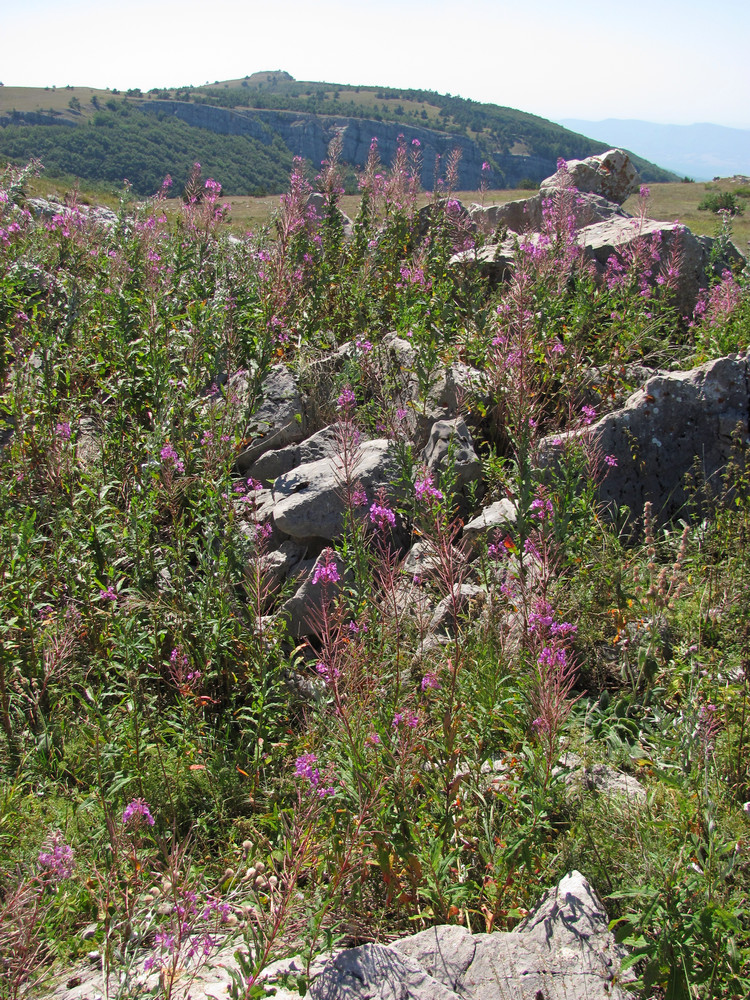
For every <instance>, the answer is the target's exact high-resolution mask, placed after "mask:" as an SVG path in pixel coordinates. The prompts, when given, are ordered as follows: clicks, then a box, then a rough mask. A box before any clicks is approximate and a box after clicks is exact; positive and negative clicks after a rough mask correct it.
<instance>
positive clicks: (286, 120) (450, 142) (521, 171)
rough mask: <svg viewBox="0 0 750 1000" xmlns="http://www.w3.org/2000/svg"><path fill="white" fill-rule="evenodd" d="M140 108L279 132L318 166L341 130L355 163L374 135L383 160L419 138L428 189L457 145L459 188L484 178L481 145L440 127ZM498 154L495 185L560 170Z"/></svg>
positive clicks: (263, 133) (200, 124)
mask: <svg viewBox="0 0 750 1000" xmlns="http://www.w3.org/2000/svg"><path fill="white" fill-rule="evenodd" d="M141 110H143V111H146V112H150V113H152V114H154V113H156V114H169V115H174V116H175V117H176V118H179V119H180V120H181V121H184V122H185V123H186V124H187V125H192V126H193V127H196V128H205V129H208V130H209V131H211V132H217V133H220V134H222V135H246V136H248V137H250V138H253V139H259V140H260V141H261V142H264V143H267V144H270V143H271V142H272V140H273V137H274V135H278V136H280V137H281V139H282V140H283V142H284V143H285V145H286V146H287V147H288V148H289V150H290V151H291V152H292V153H293V155H294V156H301V157H303V158H304V159H306V160H310V161H311V163H312V164H313V165H314V166H317V165H318V164H319V163H320V162H321V160H323V159H325V157H326V153H327V150H328V144H329V143H330V141H331V139H333V138H334V136H335V135H337V134H340V135H341V136H342V138H343V143H344V144H343V150H342V154H341V158H342V160H343V161H344V162H345V163H349V164H352V166H355V167H363V166H364V165H365V162H366V160H367V154H368V151H369V149H370V142H371V141H372V139H373V137H376V138H377V140H378V148H379V151H380V157H381V159H382V161H383V162H384V163H391V162H392V161H393V157H394V155H395V152H396V145H397V143H398V139H399V136H401V135H403V136H404V138H405V140H406V142H407V144H408V145H411V143H412V141H413V140H414V139H416V140H418V141H419V143H420V148H421V152H422V157H423V162H424V168H423V173H422V183H423V185H424V186H425V187H426V188H428V189H430V188H432V187H434V184H435V162H436V158H437V157H438V156H439V157H441V158H442V161H441V162H444V160H445V158H446V157H447V155H448V154H449V153H450V152H451V151H452V150H454V149H460V150H461V162H460V164H459V187H460V188H461V189H464V190H469V189H475V188H478V187H479V185H480V183H481V181H482V162H483V159H484V155H483V153H482V151H481V149H480V148H479V146H478V144H477V143H476V142H474V141H473V140H472V139H470V138H468V137H467V136H463V135H456V134H453V133H449V132H439V131H437V130H435V129H427V128H417V127H414V126H411V125H398V124H395V123H388V122H379V121H375V120H374V119H367V118H345V117H341V116H338V115H313V114H304V113H303V112H297V111H266V110H239V111H238V110H230V109H228V108H217V107H212V106H211V105H207V104H190V103H188V102H185V101H144V102H143V104H142V105H141ZM493 159H494V163H495V164H496V168H497V169H495V170H494V171H493V186H494V187H515V185H516V184H518V182H519V181H520V180H523V179H524V178H530V179H531V180H535V181H541V180H543V179H544V178H545V177H547V176H549V175H550V174H551V173H554V171H555V169H556V164H555V162H554V160H553V159H552V158H551V157H541V156H511V155H506V156H497V155H496V156H494V157H493Z"/></svg>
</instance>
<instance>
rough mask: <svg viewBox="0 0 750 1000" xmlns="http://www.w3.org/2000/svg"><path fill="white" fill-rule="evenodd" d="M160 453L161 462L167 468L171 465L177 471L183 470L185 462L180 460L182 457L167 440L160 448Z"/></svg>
mask: <svg viewBox="0 0 750 1000" xmlns="http://www.w3.org/2000/svg"><path fill="white" fill-rule="evenodd" d="M160 455H161V460H162V462H164V463H165V465H166V466H167V468H169V467H170V466H171V467H173V468H174V469H175V470H176V471H177V472H184V471H185V463H184V462H183V461H182V459H181V458H180V456H179V455H178V454H177V452H176V451H175V449H174V448H173V446H172V445H171V444H170V443H169V441H167V443H166V444H165V445H164V447H163V448H162V450H161V452H160Z"/></svg>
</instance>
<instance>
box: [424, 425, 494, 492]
mask: <svg viewBox="0 0 750 1000" xmlns="http://www.w3.org/2000/svg"><path fill="white" fill-rule="evenodd" d="M422 461H423V462H424V464H425V465H426V467H427V469H428V470H429V471H430V472H432V473H435V474H439V473H442V472H448V473H449V474H450V475H452V476H453V478H454V482H455V488H456V490H457V491H458V492H459V493H462V494H464V495H467V490H468V487H469V485H470V484H471V483H475V482H479V480H480V479H481V475H482V463H481V461H480V460H479V456H478V455H477V453H476V451H475V450H474V442H473V440H472V437H471V434H470V432H469V428H468V427H467V426H466V423H465V421H464V419H463V418H462V417H455V418H454V419H453V420H438V421H436V422H435V423H434V424H433V426H432V430H431V431H430V439H429V441H428V442H427V444H426V445H425V447H424V450H423V451H422Z"/></svg>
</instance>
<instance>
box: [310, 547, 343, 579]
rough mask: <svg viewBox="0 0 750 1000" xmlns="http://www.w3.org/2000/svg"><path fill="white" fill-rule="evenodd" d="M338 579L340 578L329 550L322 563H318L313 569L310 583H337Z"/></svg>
mask: <svg viewBox="0 0 750 1000" xmlns="http://www.w3.org/2000/svg"><path fill="white" fill-rule="evenodd" d="M340 579H341V576H340V574H339V571H338V568H337V566H336V563H335V561H334V559H333V556H332V554H331V550H330V549H327V550H326V554H325V557H324V560H323V562H321V563H318V565H317V566H316V567H315V572H314V573H313V579H312V582H313V584H316V583H322V584H327V583H338V582H339V581H340Z"/></svg>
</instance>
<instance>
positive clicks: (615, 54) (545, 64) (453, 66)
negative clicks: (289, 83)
mask: <svg viewBox="0 0 750 1000" xmlns="http://www.w3.org/2000/svg"><path fill="white" fill-rule="evenodd" d="M0 30H1V31H2V35H3V37H4V38H5V39H6V41H7V40H8V39H17V40H18V43H17V44H14V45H9V44H5V45H3V51H2V56H0V80H2V82H4V83H5V84H6V85H13V86H33V87H44V86H52V85H53V84H54V85H55V86H57V87H61V86H65V85H67V84H72V85H74V86H92V87H102V88H106V87H110V88H115V87H116V88H118V89H119V90H126V89H128V88H130V87H140V88H141V89H142V90H149V89H150V88H152V87H174V86H183V85H188V84H193V85H196V86H197V85H200V84H204V83H206V82H207V81H210V82H212V83H213V82H214V80H229V79H236V78H238V77H244V76H245V75H247V74H251V73H254V72H256V71H259V70H278V69H283V70H286V71H287V72H289V73H291V75H292V76H293V77H295V78H296V79H297V80H326V81H329V82H332V83H345V84H363V85H364V84H378V85H381V86H389V87H401V88H407V87H412V88H423V89H427V90H436V91H439V92H440V93H450V94H454V95H459V96H461V97H466V98H471V99H473V100H476V101H482V102H491V103H493V104H500V105H505V106H508V107H512V108H518V109H520V110H521V111H528V112H530V113H532V114H536V115H540V116H541V117H543V118H548V119H550V120H552V121H556V120H558V119H560V118H584V119H588V120H591V121H597V120H601V119H603V118H639V119H643V120H646V121H652V122H660V123H664V124H678V125H687V124H693V123H696V122H713V123H715V124H718V125H727V126H731V127H734V128H750V100H748V98H749V97H750V58H748V39H750V2H748V0H714V2H713V3H711V4H706V3H705V0H700V2H697V0H630V2H629V3H627V4H622V3H612V2H610V0H565V2H563V0H526V2H525V3H524V2H523V0H513V2H509V0H463V2H458V0H451V2H446V0H367V2H363V0H266V2H262V3H261V2H258V0H210V2H206V0H200V2H199V0H180V2H177V0H153V2H150V3H149V2H145V0H118V2H116V3H115V2H112V0H0Z"/></svg>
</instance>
